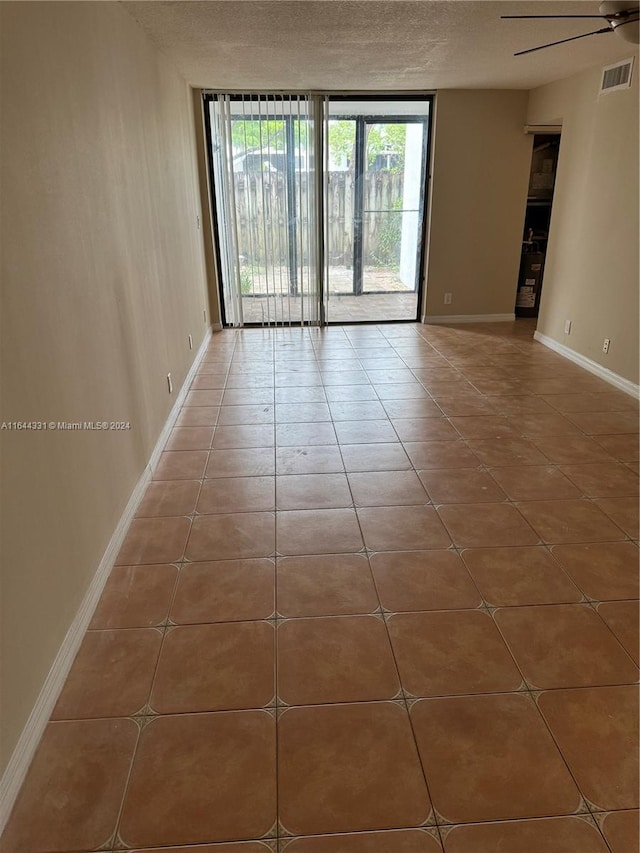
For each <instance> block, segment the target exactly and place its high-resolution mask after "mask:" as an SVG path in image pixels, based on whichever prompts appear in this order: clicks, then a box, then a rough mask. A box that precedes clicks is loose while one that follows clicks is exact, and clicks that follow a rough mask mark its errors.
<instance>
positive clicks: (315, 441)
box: [276, 422, 338, 447]
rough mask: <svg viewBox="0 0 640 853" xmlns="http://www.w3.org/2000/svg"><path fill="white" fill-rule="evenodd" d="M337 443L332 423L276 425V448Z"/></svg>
mask: <svg viewBox="0 0 640 853" xmlns="http://www.w3.org/2000/svg"><path fill="white" fill-rule="evenodd" d="M337 443H338V440H337V438H336V432H335V429H334V428H333V424H332V423H323V422H321V423H317V424H276V444H277V445H278V447H300V446H301V445H305V444H306V445H322V444H324V445H327V444H337Z"/></svg>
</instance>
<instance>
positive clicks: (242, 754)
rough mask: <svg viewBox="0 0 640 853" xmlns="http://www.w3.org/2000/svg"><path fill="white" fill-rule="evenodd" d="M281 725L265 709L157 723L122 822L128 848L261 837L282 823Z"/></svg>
mask: <svg viewBox="0 0 640 853" xmlns="http://www.w3.org/2000/svg"><path fill="white" fill-rule="evenodd" d="M275 727H276V726H275V720H274V719H273V718H272V717H271V716H270V715H269V714H268V713H267V712H266V711H241V712H230V713H217V714H186V715H184V714H183V715H178V716H169V717H159V718H157V719H155V720H152V721H151V722H150V723H149V724H148V725H147V726H146V727H145V729H144V730H143V732H142V734H141V736H140V745H139V747H138V751H137V754H136V760H135V762H134V765H133V772H132V776H131V781H130V784H129V789H128V791H127V796H126V798H125V804H124V811H123V815H122V820H121V823H120V835H121V837H122V839H123V841H124V842H125V844H126V845H128V846H129V847H143V846H145V845H146V846H147V847H150V846H153V845H162V846H166V845H170V844H197V843H204V842H212V841H232V840H235V839H249V838H260V837H262V836H263V835H265V834H267V833H268V832H270V831H271V829H272V828H273V826H274V823H275V820H276V767H275V750H276V737H275Z"/></svg>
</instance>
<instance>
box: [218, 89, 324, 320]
mask: <svg viewBox="0 0 640 853" xmlns="http://www.w3.org/2000/svg"><path fill="white" fill-rule="evenodd" d="M209 110H210V116H209V118H210V127H211V152H212V166H213V177H214V184H215V187H216V200H217V210H216V213H217V217H218V233H219V235H220V241H219V247H220V263H221V265H222V269H221V270H220V273H221V278H222V282H223V288H224V303H225V309H226V317H225V320H226V322H227V323H228V324H230V325H232V326H242V325H244V324H245V323H264V324H267V323H268V324H272V323H278V324H300V323H303V324H317V323H321V322H323V320H324V316H323V313H324V312H323V304H324V300H323V296H324V292H323V291H324V288H325V281H326V275H325V272H324V259H323V246H324V239H323V237H324V235H323V229H324V223H323V220H324V217H323V215H322V204H323V180H324V177H323V175H324V172H325V170H324V168H323V153H322V152H323V148H324V146H323V144H322V140H323V132H324V124H325V115H326V109H325V98H323V97H322V96H317V95H287V94H273V95H271V94H270V95H264V94H261V95H258V94H243V95H215V96H214V97H213V98H212V99H211V100H210V101H209Z"/></svg>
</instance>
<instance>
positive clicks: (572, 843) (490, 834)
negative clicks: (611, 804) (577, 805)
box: [444, 817, 608, 853]
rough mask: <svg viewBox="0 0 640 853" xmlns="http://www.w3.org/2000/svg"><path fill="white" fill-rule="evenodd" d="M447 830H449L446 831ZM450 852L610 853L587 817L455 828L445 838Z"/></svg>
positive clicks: (539, 819) (448, 852)
mask: <svg viewBox="0 0 640 853" xmlns="http://www.w3.org/2000/svg"><path fill="white" fill-rule="evenodd" d="M445 831H446V830H445ZM444 849H445V851H446V853H496V851H499V850H505V851H516V850H517V851H518V853H542V851H548V852H549V853H578V851H579V853H608V851H607V846H606V844H605V843H604V842H603V840H602V837H601V835H600V833H599V832H598V830H597V829H596V827H595V826H594V824H593V823H592V822H591V820H590V819H589V818H588V817H587V818H585V817H551V818H538V819H537V820H516V821H507V822H505V823H477V824H471V825H468V826H454V827H453V829H451V830H450V831H449V832H447V834H446V836H445V847H444Z"/></svg>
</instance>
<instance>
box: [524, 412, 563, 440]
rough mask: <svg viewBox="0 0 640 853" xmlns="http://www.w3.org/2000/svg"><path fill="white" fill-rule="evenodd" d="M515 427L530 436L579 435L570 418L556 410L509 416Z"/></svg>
mask: <svg viewBox="0 0 640 853" xmlns="http://www.w3.org/2000/svg"><path fill="white" fill-rule="evenodd" d="M509 420H510V421H511V424H512V426H513V428H514V429H515V430H516V431H517V432H518V433H519V434H520V435H526V436H528V437H534V436H541V435H578V434H579V430H578V428H577V427H576V426H575V424H572V423H571V421H570V420H569V419H568V418H565V417H564V416H563V415H560V414H557V413H556V412H526V413H522V414H514V415H513V416H512V417H511V418H509Z"/></svg>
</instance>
